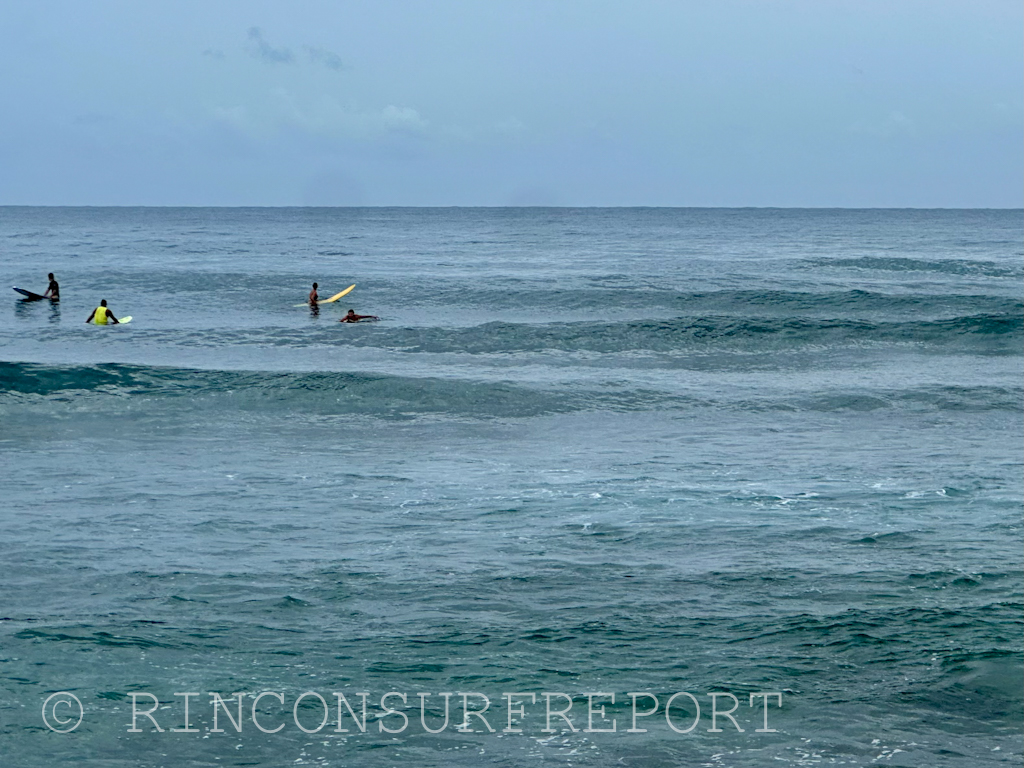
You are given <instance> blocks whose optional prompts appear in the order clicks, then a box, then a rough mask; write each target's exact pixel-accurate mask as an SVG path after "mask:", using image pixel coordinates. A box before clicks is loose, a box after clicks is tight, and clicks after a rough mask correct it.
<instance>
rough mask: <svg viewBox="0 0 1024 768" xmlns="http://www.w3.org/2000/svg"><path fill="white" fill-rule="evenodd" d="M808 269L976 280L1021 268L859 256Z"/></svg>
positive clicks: (811, 262) (814, 262) (822, 261)
mask: <svg viewBox="0 0 1024 768" xmlns="http://www.w3.org/2000/svg"><path fill="white" fill-rule="evenodd" d="M804 263H805V264H807V265H808V266H810V267H814V268H820V267H826V268H829V267H842V268H846V269H863V270H871V271H880V272H938V273H941V274H946V275H974V276H978V277H1021V275H1024V268H1022V267H1021V266H1020V265H1017V264H1013V265H1010V264H1005V263H1000V262H998V261H991V260H980V259H978V260H975V259H912V258H906V257H899V256H860V257H857V258H827V257H826V258H817V259H807V260H806V261H805V262H804Z"/></svg>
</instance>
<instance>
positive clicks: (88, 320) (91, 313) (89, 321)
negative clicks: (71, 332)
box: [85, 309, 96, 323]
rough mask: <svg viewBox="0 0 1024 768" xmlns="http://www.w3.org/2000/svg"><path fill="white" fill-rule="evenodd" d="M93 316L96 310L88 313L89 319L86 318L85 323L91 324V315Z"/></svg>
mask: <svg viewBox="0 0 1024 768" xmlns="http://www.w3.org/2000/svg"><path fill="white" fill-rule="evenodd" d="M95 314H96V310H95V309H94V310H93V311H92V312H90V313H89V317H87V318H86V319H85V322H87V323H91V322H92V317H93V315H95Z"/></svg>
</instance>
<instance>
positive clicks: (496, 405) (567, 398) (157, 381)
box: [0, 362, 1024, 418]
mask: <svg viewBox="0 0 1024 768" xmlns="http://www.w3.org/2000/svg"><path fill="white" fill-rule="evenodd" d="M141 399H148V400H151V401H166V402H168V403H170V404H172V405H173V403H174V402H175V401H176V402H181V403H182V405H183V406H184V407H188V408H190V409H203V408H208V409H211V410H222V409H236V410H248V411H293V412H295V413H302V414H310V415H367V416H374V417H382V418H412V417H418V416H426V415H445V416H449V417H468V418H528V417H534V416H541V415H546V414H556V413H569V412H576V411H611V412H631V411H650V410H691V409H700V408H713V409H717V410H722V409H725V410H734V411H744V412H757V411H789V412H794V411H807V412H860V411H878V410H910V411H921V410H927V411H993V410H995V411H1015V412H1019V411H1021V410H1022V409H1024V403H1022V399H1021V393H1020V390H1019V389H1018V388H1015V387H999V386H978V387H954V386H929V387H919V388H910V389H903V390H892V389H848V390H843V389H837V390H835V391H830V392H825V393H818V394H815V395H812V396H807V395H796V394H794V395H789V396H781V397H780V396H778V395H777V394H776V395H772V394H766V395H765V396H764V397H760V398H759V397H751V396H750V394H749V392H747V391H744V392H743V393H742V394H741V395H739V396H730V395H729V394H728V393H720V394H718V395H717V396H707V395H703V396H696V395H690V394H686V393H679V392H672V391H664V390H658V389H653V388H631V387H622V386H619V387H615V386H603V385H602V384H600V383H591V384H589V385H573V386H567V387H561V388H540V387H534V386H526V385H522V384H517V383H513V382H508V381H479V380H467V379H455V378H446V379H442V378H436V377H410V376H397V375H389V374H373V373H332V372H269V371H225V370H206V369H189V368H171V367H161V366H144V365H123V364H113V363H111V364H103V365H76V366H49V365H41V364H34V363H6V362H0V407H3V408H4V409H5V410H8V411H10V410H11V409H14V408H17V407H18V406H19V405H22V406H24V405H33V404H35V405H39V404H42V405H44V406H47V407H48V408H51V409H52V407H54V406H59V405H60V404H65V403H72V402H77V403H87V402H92V403H97V402H98V403H99V404H100V405H101V406H106V405H110V406H112V407H114V408H117V407H119V404H121V403H123V401H125V400H128V401H129V403H128V404H126V405H125V406H124V407H131V405H130V404H131V403H135V402H138V401H139V400H141ZM182 401H184V402H182Z"/></svg>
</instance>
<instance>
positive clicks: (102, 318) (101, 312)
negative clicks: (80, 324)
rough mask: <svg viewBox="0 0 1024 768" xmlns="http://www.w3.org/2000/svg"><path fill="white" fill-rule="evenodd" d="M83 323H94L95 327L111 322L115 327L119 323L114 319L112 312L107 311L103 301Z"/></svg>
mask: <svg viewBox="0 0 1024 768" xmlns="http://www.w3.org/2000/svg"><path fill="white" fill-rule="evenodd" d="M94 318H95V319H94ZM85 322H87V323H88V322H94V323H96V325H106V324H107V323H108V322H112V323H113V324H114V325H117V324H118V323H119V322H120V321H119V320H118V319H117V318H116V317H114V313H113V312H111V311H110V310H109V309H107V300H106V299H103V300H102V301H101V302H100V305H99V306H98V307H96V309H94V310H93V311H92V312H91V313H90V314H89V319H88V320H86V321H85Z"/></svg>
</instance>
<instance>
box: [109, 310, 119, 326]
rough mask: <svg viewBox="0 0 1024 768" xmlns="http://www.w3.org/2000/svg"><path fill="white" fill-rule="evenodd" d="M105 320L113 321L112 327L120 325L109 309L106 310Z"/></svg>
mask: <svg viewBox="0 0 1024 768" xmlns="http://www.w3.org/2000/svg"><path fill="white" fill-rule="evenodd" d="M107 318H108V319H110V320H113V321H114V325H120V324H121V321H120V320H118V319H117V318H116V317H114V313H113V312H111V311H110V310H109V309H108V310H107Z"/></svg>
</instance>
